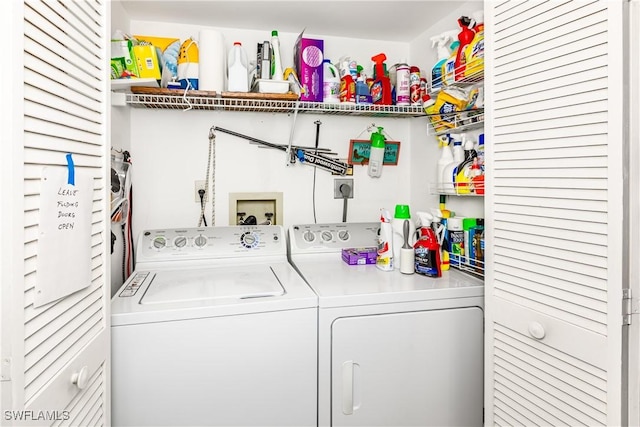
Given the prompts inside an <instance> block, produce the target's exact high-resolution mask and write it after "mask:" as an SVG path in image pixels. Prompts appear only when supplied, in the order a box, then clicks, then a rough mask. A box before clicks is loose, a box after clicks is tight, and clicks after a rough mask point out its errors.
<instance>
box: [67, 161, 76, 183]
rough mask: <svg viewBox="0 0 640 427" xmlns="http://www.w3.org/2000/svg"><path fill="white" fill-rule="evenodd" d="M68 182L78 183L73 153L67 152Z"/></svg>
mask: <svg viewBox="0 0 640 427" xmlns="http://www.w3.org/2000/svg"><path fill="white" fill-rule="evenodd" d="M67 170H68V172H69V173H68V175H67V184H70V185H76V168H75V166H74V165H73V158H72V157H71V153H69V154H67Z"/></svg>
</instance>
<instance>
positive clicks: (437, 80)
mask: <svg viewBox="0 0 640 427" xmlns="http://www.w3.org/2000/svg"><path fill="white" fill-rule="evenodd" d="M451 41H452V38H451V35H450V34H449V32H446V33H442V34H440V35H439V36H434V37H431V47H436V46H437V49H438V62H436V64H435V65H434V66H433V68H432V69H431V90H432V91H434V90H436V89H439V88H441V87H442V82H443V75H442V70H443V66H444V63H445V62H446V61H447V59H448V58H449V56H450V55H451V52H450V51H449V47H448V46H449V43H450V42H451Z"/></svg>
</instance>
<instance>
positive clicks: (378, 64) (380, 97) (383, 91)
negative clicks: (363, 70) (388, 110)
mask: <svg viewBox="0 0 640 427" xmlns="http://www.w3.org/2000/svg"><path fill="white" fill-rule="evenodd" d="M386 59H387V56H386V55H385V54H384V53H379V54H377V55H375V56H373V57H371V60H372V61H373V62H374V63H375V66H374V67H375V68H374V70H375V77H374V80H373V84H372V85H371V102H373V103H374V104H381V105H391V81H390V80H389V77H387V76H386V75H385V71H384V61H385V60H386Z"/></svg>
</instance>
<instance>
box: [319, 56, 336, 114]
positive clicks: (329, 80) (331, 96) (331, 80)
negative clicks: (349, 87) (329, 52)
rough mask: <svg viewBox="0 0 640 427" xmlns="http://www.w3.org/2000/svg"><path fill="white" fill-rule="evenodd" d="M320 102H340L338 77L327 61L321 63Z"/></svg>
mask: <svg viewBox="0 0 640 427" xmlns="http://www.w3.org/2000/svg"><path fill="white" fill-rule="evenodd" d="M322 102H328V103H333V104H336V103H338V102H340V75H339V73H338V69H337V68H336V67H335V66H334V65H333V64H332V63H331V61H330V60H329V59H324V60H323V61H322Z"/></svg>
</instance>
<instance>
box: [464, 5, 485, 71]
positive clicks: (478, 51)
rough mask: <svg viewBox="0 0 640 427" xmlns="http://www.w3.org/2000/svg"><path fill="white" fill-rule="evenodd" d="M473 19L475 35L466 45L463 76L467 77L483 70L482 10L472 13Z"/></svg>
mask: <svg viewBox="0 0 640 427" xmlns="http://www.w3.org/2000/svg"><path fill="white" fill-rule="evenodd" d="M473 19H474V21H475V27H474V28H473V30H474V31H475V36H474V37H473V40H472V41H471V43H469V45H468V46H467V47H466V49H465V52H464V56H465V64H466V66H465V69H464V77H465V78H469V77H472V76H475V75H476V74H479V73H481V72H482V71H483V70H484V17H483V12H482V11H479V12H476V13H474V14H473Z"/></svg>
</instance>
